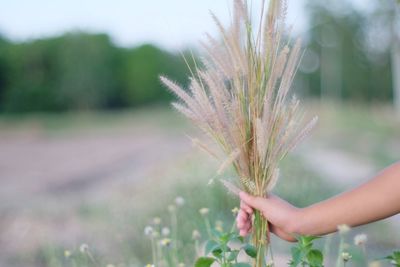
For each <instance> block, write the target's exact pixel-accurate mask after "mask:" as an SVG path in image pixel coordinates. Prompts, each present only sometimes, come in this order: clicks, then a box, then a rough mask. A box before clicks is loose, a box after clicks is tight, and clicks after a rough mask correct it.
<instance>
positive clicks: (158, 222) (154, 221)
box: [153, 217, 161, 225]
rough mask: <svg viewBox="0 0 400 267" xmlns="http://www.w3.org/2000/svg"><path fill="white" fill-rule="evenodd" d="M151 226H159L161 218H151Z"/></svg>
mask: <svg viewBox="0 0 400 267" xmlns="http://www.w3.org/2000/svg"><path fill="white" fill-rule="evenodd" d="M153 224H154V225H160V224H161V218H160V217H154V218H153Z"/></svg>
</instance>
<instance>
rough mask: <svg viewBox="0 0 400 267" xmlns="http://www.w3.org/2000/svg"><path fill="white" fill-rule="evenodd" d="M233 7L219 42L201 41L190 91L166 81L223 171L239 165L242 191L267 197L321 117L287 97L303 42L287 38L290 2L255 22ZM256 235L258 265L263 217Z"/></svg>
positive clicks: (264, 244)
mask: <svg viewBox="0 0 400 267" xmlns="http://www.w3.org/2000/svg"><path fill="white" fill-rule="evenodd" d="M233 1H234V8H233V18H232V21H231V24H230V27H228V28H225V27H224V26H223V25H222V23H221V22H220V20H219V19H218V18H217V17H216V16H215V15H214V14H213V13H212V14H211V15H212V18H213V20H214V21H215V23H216V25H217V27H218V29H219V33H220V39H216V38H214V37H212V36H210V35H207V42H205V43H202V46H203V48H204V50H205V52H206V56H205V57H204V58H202V67H199V66H198V65H196V67H195V69H194V70H191V71H192V72H191V77H190V85H189V88H188V90H184V89H183V88H182V87H181V86H179V85H178V84H176V83H175V82H173V81H171V80H169V79H167V78H166V77H161V81H162V82H163V83H164V84H165V85H166V86H167V87H168V88H169V89H170V90H171V91H172V92H173V93H174V94H175V95H176V96H177V97H178V98H179V102H176V103H173V106H174V107H175V108H176V109H177V110H178V111H179V112H181V113H182V114H183V115H185V116H186V117H187V118H189V119H190V120H191V121H193V123H194V124H195V125H196V126H198V127H199V128H200V129H201V130H203V131H204V132H205V133H206V134H207V135H208V136H210V137H211V139H212V140H214V141H215V142H216V143H217V144H218V145H219V147H220V148H221V149H222V150H223V152H224V154H225V155H226V160H225V161H224V162H223V164H222V165H221V168H220V169H219V170H218V173H222V172H223V170H224V169H225V168H226V167H227V166H230V165H233V167H234V169H235V171H236V173H237V175H238V179H237V182H236V184H237V186H239V187H240V188H241V190H244V191H246V192H248V193H250V194H253V195H256V196H262V197H265V196H267V194H268V192H270V191H271V190H272V188H273V186H274V185H275V183H276V180H277V178H278V176H279V169H278V165H279V162H280V161H281V160H282V159H283V158H284V157H285V156H286V155H287V154H288V153H289V152H290V151H291V150H292V149H293V148H295V147H296V145H297V144H299V143H300V142H301V141H302V140H303V139H304V138H305V137H306V136H307V135H308V134H309V132H310V130H311V129H312V128H313V127H314V125H315V124H316V122H317V118H314V119H312V120H311V121H309V122H308V123H304V120H303V112H301V111H300V109H299V101H298V100H297V99H296V98H295V97H294V96H293V95H292V94H289V89H290V88H291V86H292V82H293V78H294V75H295V73H296V70H297V68H298V65H299V60H300V57H301V53H302V48H301V41H300V40H295V41H294V42H293V44H292V43H291V42H290V41H287V39H285V38H284V30H285V23H284V22H285V16H286V10H287V5H286V2H285V1H282V0H270V2H269V4H268V9H266V8H265V7H266V4H265V2H264V1H262V4H261V11H260V15H259V18H258V19H257V23H253V19H252V18H251V12H250V11H251V10H250V9H249V7H248V4H247V1H246V0H233ZM254 24H257V25H254ZM196 142H197V143H198V145H200V146H201V147H202V148H203V149H204V150H206V151H208V152H209V153H210V154H211V155H213V156H215V153H214V152H213V150H212V149H210V148H209V147H208V146H206V145H205V144H203V143H201V142H200V141H198V140H197V139H196ZM231 186H232V187H233V185H231ZM253 231H254V232H253V242H254V245H255V246H256V247H257V250H258V256H257V259H256V260H255V263H254V266H263V265H265V255H266V253H267V252H266V250H267V248H268V240H267V238H266V236H267V232H268V223H267V221H266V220H265V218H263V217H262V216H261V214H259V213H258V212H256V213H255V218H254V227H253Z"/></svg>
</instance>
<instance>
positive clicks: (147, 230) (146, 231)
mask: <svg viewBox="0 0 400 267" xmlns="http://www.w3.org/2000/svg"><path fill="white" fill-rule="evenodd" d="M153 231H154V230H153V227H151V226H146V227H145V228H144V234H145V235H147V236H149V235H151V234H152V233H153Z"/></svg>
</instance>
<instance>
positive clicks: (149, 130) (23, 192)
mask: <svg viewBox="0 0 400 267" xmlns="http://www.w3.org/2000/svg"><path fill="white" fill-rule="evenodd" d="M188 149H190V144H189V142H188V140H187V139H185V138H182V133H181V132H173V131H168V130H167V129H162V128H160V127H157V126H151V125H150V126H147V127H142V126H141V127H136V128H135V127H132V128H129V129H124V130H122V131H121V130H116V131H113V130H107V131H96V132H83V133H82V132H79V133H75V132H71V133H69V134H62V135H46V134H44V133H37V132H35V133H26V132H25V133H24V134H19V133H12V134H10V133H7V134H5V133H2V134H0V183H1V186H0V266H7V262H2V261H3V260H4V259H6V258H8V257H9V256H13V255H15V254H16V253H21V252H23V251H31V250H32V249H35V246H38V245H39V244H40V242H43V240H52V238H53V236H57V235H61V234H59V233H61V232H62V233H63V235H68V234H69V235H74V234H77V233H78V232H79V231H80V230H79V228H81V227H80V226H79V222H77V221H76V219H74V218H69V219H68V220H69V221H67V222H65V221H63V222H60V221H59V219H57V216H56V217H55V218H53V217H54V214H58V213H57V211H54V209H56V210H57V209H59V210H60V211H62V210H68V206H72V205H74V203H76V202H77V201H80V200H81V199H82V198H83V197H85V198H96V197H98V196H99V195H100V194H101V195H102V197H104V194H107V193H111V192H107V191H112V190H107V189H110V188H112V186H114V185H115V184H118V183H124V184H130V185H132V184H134V183H137V182H140V181H141V180H143V179H144V178H145V177H146V176H147V175H148V174H149V173H150V172H152V171H153V170H154V168H155V166H160V164H166V165H168V164H169V163H171V162H173V161H174V160H176V159H177V158H181V157H183V156H184V155H185V154H186V153H187V152H188ZM49 207H50V208H49ZM65 216H67V217H68V215H65ZM65 216H64V218H65ZM69 217H71V216H69ZM49 242H50V241H49Z"/></svg>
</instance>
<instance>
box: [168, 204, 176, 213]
mask: <svg viewBox="0 0 400 267" xmlns="http://www.w3.org/2000/svg"><path fill="white" fill-rule="evenodd" d="M168 211H169V212H170V213H174V212H175V211H176V206H175V205H172V204H171V205H168Z"/></svg>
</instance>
